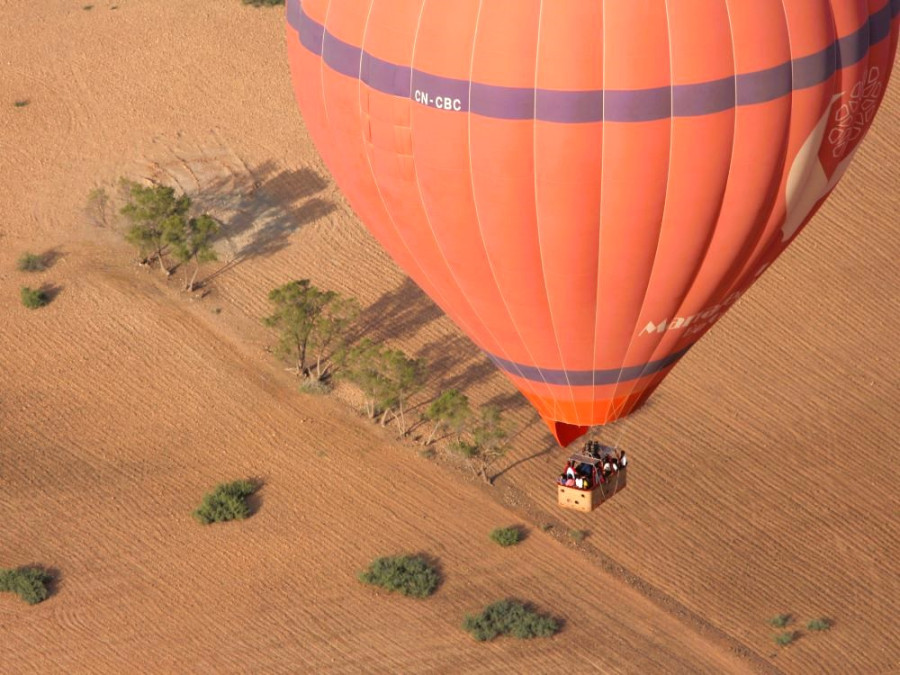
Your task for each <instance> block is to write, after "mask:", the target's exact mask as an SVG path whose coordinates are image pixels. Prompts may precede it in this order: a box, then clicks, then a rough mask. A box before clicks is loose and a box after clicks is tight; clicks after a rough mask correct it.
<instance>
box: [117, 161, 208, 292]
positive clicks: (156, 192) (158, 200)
mask: <svg viewBox="0 0 900 675" xmlns="http://www.w3.org/2000/svg"><path fill="white" fill-rule="evenodd" d="M122 187H123V189H124V190H125V192H126V195H127V198H128V202H127V203H126V204H125V206H123V207H122V209H121V211H120V213H121V214H122V215H123V216H125V218H126V219H127V220H128V223H129V227H128V229H127V230H126V232H125V239H127V240H128V241H129V242H130V243H131V244H134V245H135V246H137V248H138V250H139V251H140V253H141V255H142V256H144V258H143V260H142V261H141V262H142V263H144V264H151V263H152V262H154V261H158V262H159V267H160V269H161V270H162V271H163V272H165V273H166V274H167V275H168V274H169V270H168V269H167V268H166V264H165V261H164V260H163V256H164V254H165V251H166V247H167V242H166V238H165V232H166V230H168V229H172V228H177V227H178V226H179V224H180V222H181V221H183V220H184V218H185V217H186V215H187V212H188V209H190V207H191V200H190V198H189V197H187V196H186V195H181V196H180V197H177V196H176V195H175V190H173V189H172V188H170V187H166V186H164V185H153V186H151V187H145V186H143V185H139V184H138V183H134V182H132V181H128V180H125V179H123V180H122Z"/></svg>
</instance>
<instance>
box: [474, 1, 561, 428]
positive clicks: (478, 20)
mask: <svg viewBox="0 0 900 675" xmlns="http://www.w3.org/2000/svg"><path fill="white" fill-rule="evenodd" d="M483 9H484V0H479V2H478V16H477V18H476V19H475V30H474V31H473V33H472V55H471V58H470V59H469V108H468V110H466V126H467V136H468V139H467V143H468V146H469V179H470V181H471V184H472V206H473V208H474V209H475V223H476V225H477V226H478V233H479V234H480V235H481V245H482V246H483V247H484V253H485V259H486V260H487V264H488V269H490V271H491V276H492V277H493V279H494V284H495V285H496V287H497V295H498V296H499V297H500V300H501V302H502V303H503V306H504V308H505V309H506V312H507V314H509V321H510V323H511V324H512V327H513V329H514V330H515V331H516V334H517V335H518V336H519V340H520V341H521V342H522V348H523V349H524V350H525V353H526V354H527V355H528V358H529V360H530V361H531V362H532V363H534V365H535V366H537V371H538V373H539V374H540V376H541V381H542V382H543V383H544V387H545V389H546V391H547V394H548V396H547V398H548V399H549V400H551V401H553V414H554V416H556V414H557V412H558V406H557V405H556V400H555V398H554V397H553V390H552V389H551V388H550V385H549V384H548V383H547V380H546V378H545V377H544V371H543V370H542V369H541V368H540V366H539V365H538V363H537V362H536V361H535V359H534V356H533V355H532V354H531V350H530V349H528V343H527V342H526V341H525V338H524V337H523V336H522V332H521V331H520V330H519V327H518V326H517V325H516V320H515V318H514V317H513V313H512V312H511V311H510V309H509V304H508V303H507V302H506V298H504V297H503V292H502V290H501V289H500V283H499V282H498V281H497V274H496V273H495V272H494V265H493V263H492V262H491V256H490V254H489V253H488V251H487V244H486V243H485V241H484V232H483V231H482V229H481V219H480V218H479V217H478V195H477V192H476V190H475V167H474V166H473V165H472V84H473V82H472V75H473V73H474V72H475V49H476V47H477V45H478V28H479V25H480V24H481V12H482V10H483ZM532 381H534V380H532Z"/></svg>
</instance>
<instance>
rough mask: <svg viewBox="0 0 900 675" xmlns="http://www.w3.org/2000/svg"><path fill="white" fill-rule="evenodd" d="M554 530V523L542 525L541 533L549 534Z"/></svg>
mask: <svg viewBox="0 0 900 675" xmlns="http://www.w3.org/2000/svg"><path fill="white" fill-rule="evenodd" d="M552 529H553V523H544V524H543V525H541V532H549V531H550V530H552Z"/></svg>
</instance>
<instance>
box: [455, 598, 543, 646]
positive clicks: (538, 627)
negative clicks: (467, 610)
mask: <svg viewBox="0 0 900 675" xmlns="http://www.w3.org/2000/svg"><path fill="white" fill-rule="evenodd" d="M463 629H464V630H466V631H468V632H469V633H471V634H472V637H474V638H475V639H476V640H478V641H479V642H484V641H487V640H493V639H494V638H495V637H497V636H498V635H511V636H512V637H516V638H519V639H522V640H524V639H528V638H534V637H550V636H551V635H554V634H555V633H556V632H558V631H559V629H560V625H559V622H558V621H557V620H556V619H554V618H553V617H551V616H546V615H543V614H539V613H537V612H536V611H534V610H533V609H532V608H531V607H530V606H529V605H527V604H525V603H522V602H519V601H518V600H501V601H499V602H495V603H493V604H491V605H488V606H487V607H485V608H484V609H483V610H482V611H481V613H480V614H474V615H467V616H466V618H465V620H464V621H463Z"/></svg>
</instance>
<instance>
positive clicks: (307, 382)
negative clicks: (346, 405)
mask: <svg viewBox="0 0 900 675" xmlns="http://www.w3.org/2000/svg"><path fill="white" fill-rule="evenodd" d="M297 389H298V390H299V391H300V392H301V393H303V394H312V395H314V396H323V395H325V394H327V393H328V392H330V391H331V387H330V386H329V385H328V383H327V382H323V381H322V380H317V379H315V378H314V377H307V378H305V379H304V380H303V381H302V382H300V384H299V386H298V387H297Z"/></svg>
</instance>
